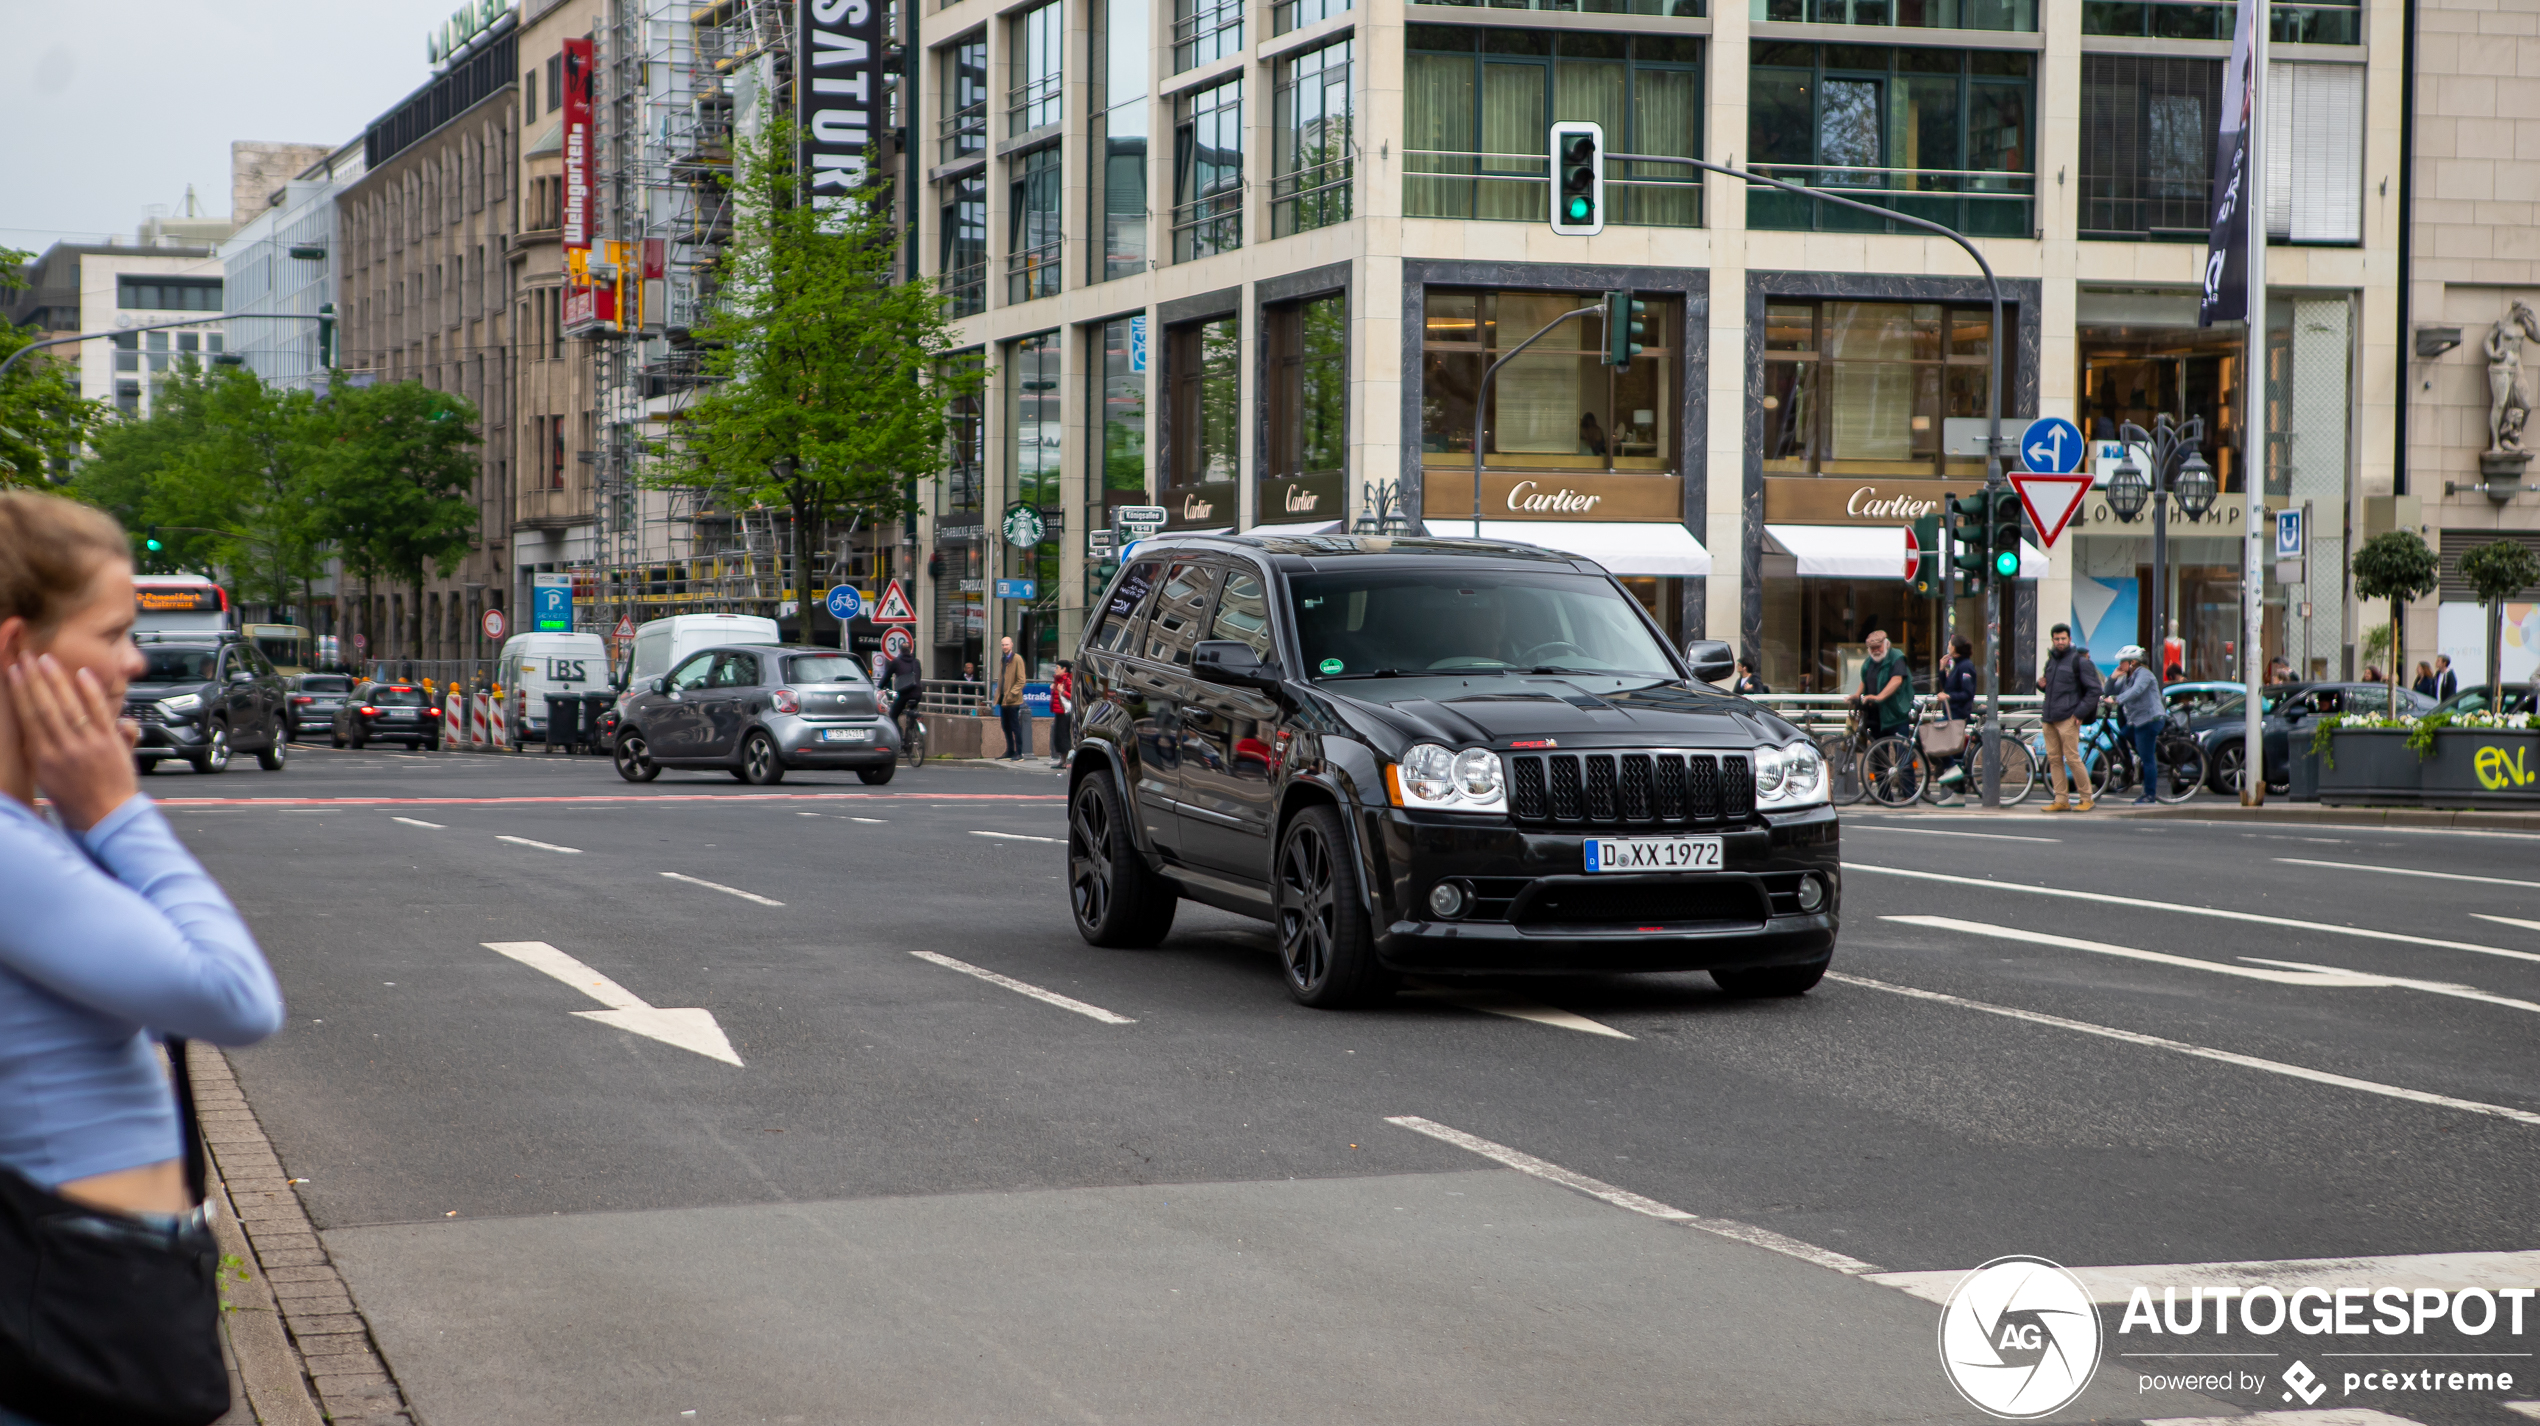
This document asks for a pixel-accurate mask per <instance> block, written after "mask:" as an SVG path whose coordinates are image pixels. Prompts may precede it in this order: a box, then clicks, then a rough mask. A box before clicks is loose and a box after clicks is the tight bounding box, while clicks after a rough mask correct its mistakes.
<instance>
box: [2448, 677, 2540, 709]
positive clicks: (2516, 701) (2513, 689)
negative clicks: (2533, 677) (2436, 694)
mask: <svg viewBox="0 0 2540 1426" xmlns="http://www.w3.org/2000/svg"><path fill="white" fill-rule="evenodd" d="M2533 686H2534V685H2532V684H2528V683H2506V684H2499V685H2498V686H2497V689H2496V691H2497V692H2498V693H2500V694H2502V695H2503V697H2502V698H2500V699H2498V700H2497V702H2498V708H2499V711H2501V712H2504V713H2507V714H2513V713H2531V712H2534V711H2540V709H2535V707H2534V703H2533V699H2532V688H2533ZM2432 711H2434V712H2437V713H2446V714H2453V715H2458V714H2462V713H2484V712H2486V711H2487V685H2486V684H2483V683H2482V684H2478V685H2476V686H2475V687H2469V688H2463V689H2462V690H2461V691H2460V692H2458V693H2455V694H2453V695H2452V696H2451V697H2449V698H2446V699H2444V700H2443V701H2442V702H2440V703H2437V704H2435V705H2434V708H2433V710H2432Z"/></svg>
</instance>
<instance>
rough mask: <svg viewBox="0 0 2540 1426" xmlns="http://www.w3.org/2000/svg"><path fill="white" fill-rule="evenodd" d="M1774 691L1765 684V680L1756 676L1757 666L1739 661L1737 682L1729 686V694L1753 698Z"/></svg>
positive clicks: (1742, 660)
mask: <svg viewBox="0 0 2540 1426" xmlns="http://www.w3.org/2000/svg"><path fill="white" fill-rule="evenodd" d="M1772 691H1773V690H1772V689H1771V688H1770V687H1768V686H1767V685H1766V684H1765V682H1764V680H1762V679H1760V678H1757V677H1756V676H1755V665H1753V664H1751V663H1748V662H1747V661H1746V660H1744V659H1739V660H1738V661H1737V682H1735V683H1732V684H1730V685H1729V692H1731V693H1734V694H1736V695H1737V696H1739V697H1740V698H1753V697H1754V696H1755V695H1757V694H1759V693H1770V692H1772Z"/></svg>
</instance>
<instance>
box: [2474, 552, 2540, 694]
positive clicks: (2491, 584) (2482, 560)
mask: <svg viewBox="0 0 2540 1426" xmlns="http://www.w3.org/2000/svg"><path fill="white" fill-rule="evenodd" d="M2461 578H2463V579H2466V580H2468V581H2469V587H2470V588H2471V589H2472V590H2473V591H2475V592H2476V593H2477V595H2478V602H2479V603H2481V604H2484V605H2486V606H2487V621H2486V622H2487V706H2488V707H2490V708H2493V707H2495V706H2496V704H2497V700H2498V698H2499V697H2500V696H2501V694H2502V691H2503V690H2502V684H2503V682H2504V655H2503V648H2504V619H2505V601H2506V600H2508V599H2511V598H2513V597H2514V596H2515V595H2517V594H2520V593H2521V592H2522V591H2524V590H2526V589H2529V588H2530V587H2531V586H2533V585H2535V584H2540V554H2534V553H2532V550H2531V547H2530V546H2529V545H2526V544H2524V543H2522V542H2521V541H2520V540H2490V541H2488V542H2487V543H2486V544H2483V545H2480V546H2478V547H2477V548H2476V549H2473V550H2471V551H2470V552H2469V553H2467V554H2465V555H2462V556H2461Z"/></svg>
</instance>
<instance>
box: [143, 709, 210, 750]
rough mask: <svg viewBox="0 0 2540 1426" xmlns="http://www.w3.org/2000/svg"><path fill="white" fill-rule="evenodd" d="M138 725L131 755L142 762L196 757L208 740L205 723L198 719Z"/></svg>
mask: <svg viewBox="0 0 2540 1426" xmlns="http://www.w3.org/2000/svg"><path fill="white" fill-rule="evenodd" d="M126 716H130V715H129V714H127V715H126ZM140 726H141V738H140V741H138V742H136V743H134V744H133V745H132V755H133V756H134V757H135V758H138V759H140V760H141V761H143V762H157V761H159V760H160V759H162V758H190V757H198V756H200V755H201V754H202V751H203V745H204V743H205V742H207V741H208V739H207V737H206V736H205V727H206V725H205V724H204V723H203V722H202V721H201V720H199V719H198V720H195V721H192V722H185V723H143V724H141V725H140Z"/></svg>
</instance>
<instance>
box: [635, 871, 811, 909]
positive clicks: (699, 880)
mask: <svg viewBox="0 0 2540 1426" xmlns="http://www.w3.org/2000/svg"><path fill="white" fill-rule="evenodd" d="M662 875H664V876H666V877H669V878H670V879H671V880H672V881H684V882H686V883H688V884H689V885H690V886H702V887H704V888H706V889H707V890H708V891H720V892H722V893H723V894H724V895H726V896H737V897H739V898H741V899H742V900H743V901H755V902H757V903H758V904H759V905H761V906H782V905H784V904H785V903H784V902H782V901H771V900H769V899H768V898H766V897H764V896H761V895H759V894H758V893H757V892H755V891H743V890H742V889H741V888H739V887H737V886H725V885H724V884H723V883H722V882H719V881H708V880H706V879H705V878H704V877H701V876H690V875H688V874H687V873H685V872H676V871H666V872H663V873H662Z"/></svg>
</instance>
